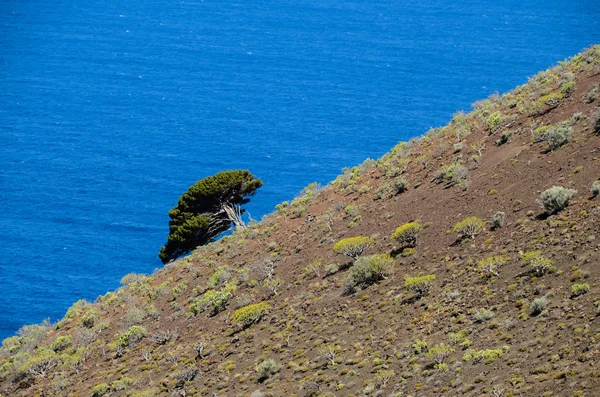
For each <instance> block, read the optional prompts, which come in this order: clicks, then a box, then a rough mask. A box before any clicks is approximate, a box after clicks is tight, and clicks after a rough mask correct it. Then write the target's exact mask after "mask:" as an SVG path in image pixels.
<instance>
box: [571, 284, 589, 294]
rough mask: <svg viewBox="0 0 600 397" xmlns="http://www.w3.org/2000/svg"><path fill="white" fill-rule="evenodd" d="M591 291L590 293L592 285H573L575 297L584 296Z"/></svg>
mask: <svg viewBox="0 0 600 397" xmlns="http://www.w3.org/2000/svg"><path fill="white" fill-rule="evenodd" d="M589 291H590V285H589V284H588V283H582V284H573V285H572V286H571V294H572V295H573V296H579V295H583V294H586V293H588V292H589Z"/></svg>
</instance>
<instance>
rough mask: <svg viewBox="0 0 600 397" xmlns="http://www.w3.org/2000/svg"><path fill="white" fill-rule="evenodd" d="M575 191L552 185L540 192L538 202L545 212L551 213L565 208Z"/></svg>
mask: <svg viewBox="0 0 600 397" xmlns="http://www.w3.org/2000/svg"><path fill="white" fill-rule="evenodd" d="M576 193H577V190H573V189H567V188H564V187H562V186H553V187H551V188H550V189H546V190H544V191H543V192H542V194H541V195H540V198H539V200H538V203H539V205H540V207H541V208H542V209H543V210H544V212H545V213H546V214H548V215H553V214H556V213H558V212H560V211H562V210H563V209H565V208H567V206H568V205H569V202H570V201H571V199H572V198H573V196H574V195H575V194H576Z"/></svg>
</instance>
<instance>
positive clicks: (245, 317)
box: [233, 302, 271, 328]
mask: <svg viewBox="0 0 600 397" xmlns="http://www.w3.org/2000/svg"><path fill="white" fill-rule="evenodd" d="M269 310H271V305H269V304H268V303H267V302H259V303H254V304H252V305H248V306H244V307H241V308H239V309H237V310H236V311H235V312H233V321H235V322H236V323H238V324H239V325H240V326H242V327H244V328H246V327H249V326H251V325H252V324H255V323H257V322H259V321H260V319H261V318H263V317H264V316H265V315H266V314H267V313H268V312H269Z"/></svg>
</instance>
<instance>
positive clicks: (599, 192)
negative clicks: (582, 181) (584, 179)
mask: <svg viewBox="0 0 600 397" xmlns="http://www.w3.org/2000/svg"><path fill="white" fill-rule="evenodd" d="M590 190H591V192H592V196H594V197H597V196H600V179H598V180H595V181H594V183H592V188H591V189H590Z"/></svg>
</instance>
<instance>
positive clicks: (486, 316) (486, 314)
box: [474, 309, 494, 323]
mask: <svg viewBox="0 0 600 397" xmlns="http://www.w3.org/2000/svg"><path fill="white" fill-rule="evenodd" d="M474 317H475V320H476V321H478V322H480V323H483V322H486V321H488V320H491V319H492V318H493V317H494V312H493V311H491V310H488V309H480V310H477V311H476V312H475V316H474Z"/></svg>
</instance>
